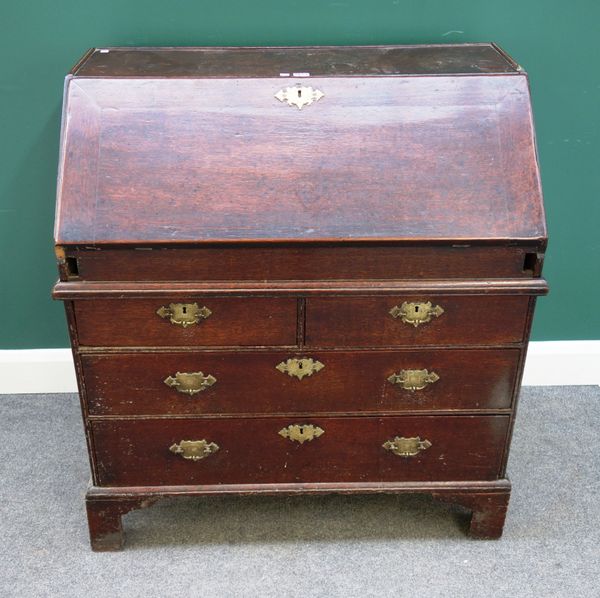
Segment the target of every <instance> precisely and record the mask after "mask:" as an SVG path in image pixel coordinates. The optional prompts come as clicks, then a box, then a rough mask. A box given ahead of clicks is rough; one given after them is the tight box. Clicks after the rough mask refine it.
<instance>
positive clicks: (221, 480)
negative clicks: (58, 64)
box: [54, 44, 547, 550]
mask: <svg viewBox="0 0 600 598" xmlns="http://www.w3.org/2000/svg"><path fill="white" fill-rule="evenodd" d="M55 240H56V255H57V259H58V264H59V270H60V281H59V282H58V283H57V284H56V287H55V289H54V296H55V297H57V298H59V299H62V300H64V301H65V306H66V311H67V318H68V325H69V331H70V335H71V341H72V345H73V353H74V356H75V363H76V368H77V375H78V381H79V391H80V395H81V405H82V410H83V418H84V422H85V429H86V433H87V442H88V449H89V457H90V463H91V470H92V484H91V486H90V488H89V490H88V492H87V509H88V516H89V527H90V535H91V541H92V547H93V548H94V549H96V550H111V549H116V548H118V547H120V546H121V544H122V527H121V516H122V515H123V514H125V513H127V512H128V511H130V510H131V509H135V508H139V507H143V506H146V505H149V504H151V503H152V502H154V501H155V500H157V499H159V498H161V497H167V496H180V495H209V494H223V493H228V494H231V493H235V494H259V493H261V494H265V493H277V494H284V493H288V494H290V493H324V492H344V493H369V492H423V493H428V494H431V495H433V496H434V497H437V498H439V499H441V500H444V501H448V502H452V503H459V504H461V505H464V506H466V507H468V508H469V509H470V510H472V513H473V515H472V519H471V533H472V534H473V535H474V536H478V537H485V538H495V537H498V536H500V534H501V533H502V527H503V523H504V517H505V513H506V508H507V504H508V499H509V494H510V484H509V481H508V480H507V478H506V473H505V470H506V462H507V457H508V449H509V444H510V437H511V430H512V427H513V422H514V417H515V407H516V400H517V395H518V391H519V386H520V379H521V373H522V370H523V361H524V357H525V352H526V347H527V342H528V335H529V329H530V324H531V319H532V314H533V309H534V303H535V299H536V296H538V295H541V294H544V293H545V292H546V290H547V287H546V283H545V281H544V280H543V279H542V278H541V277H540V273H541V267H542V260H543V255H544V250H545V247H546V229H545V223H544V213H543V207H542V196H541V189H540V180H539V173H538V165H537V160H536V149H535V141H534V131H533V127H532V115H531V108H530V100H529V92H528V84H527V77H526V74H525V73H524V72H523V70H522V69H521V68H520V67H519V66H518V65H517V64H515V62H513V61H512V60H511V59H510V58H509V57H508V56H507V55H506V54H504V53H503V52H502V51H501V50H500V49H499V48H497V47H496V46H495V45H490V44H473V45H459V46H451V45H448V46H420V47H411V46H406V47H394V46H387V47H340V48H334V47H322V48H314V47H311V48H165V49H159V48H110V49H95V50H92V51H90V52H88V53H87V54H86V55H85V56H84V57H83V58H82V60H81V61H80V62H79V63H78V64H77V66H76V67H75V68H74V69H73V70H72V72H71V73H70V74H69V75H68V76H67V79H66V86H65V104H64V114H63V130H62V141H61V154H60V172H59V179H58V207H57V217H56V231H55Z"/></svg>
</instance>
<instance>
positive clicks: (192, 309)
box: [156, 303, 212, 328]
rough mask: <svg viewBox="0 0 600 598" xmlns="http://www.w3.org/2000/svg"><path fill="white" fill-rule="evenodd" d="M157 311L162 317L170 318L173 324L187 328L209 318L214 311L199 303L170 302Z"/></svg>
mask: <svg viewBox="0 0 600 598" xmlns="http://www.w3.org/2000/svg"><path fill="white" fill-rule="evenodd" d="M156 313H157V314H158V315H159V316H160V317H161V318H165V319H166V318H168V319H169V322H171V324H176V325H177V326H182V327H183V328H187V327H188V326H193V325H194V324H198V322H199V321H200V320H205V319H206V318H208V317H209V316H210V315H211V314H212V312H211V311H210V309H208V307H205V306H203V307H200V306H199V305H198V304H197V303H169V305H167V306H165V305H163V306H162V307H159V308H158V309H157V310H156Z"/></svg>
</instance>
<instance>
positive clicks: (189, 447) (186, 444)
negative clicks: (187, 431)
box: [169, 440, 219, 461]
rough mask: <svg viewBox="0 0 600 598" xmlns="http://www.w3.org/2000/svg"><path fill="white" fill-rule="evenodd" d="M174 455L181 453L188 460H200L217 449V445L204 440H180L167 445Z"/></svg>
mask: <svg viewBox="0 0 600 598" xmlns="http://www.w3.org/2000/svg"><path fill="white" fill-rule="evenodd" d="M169 450H170V451H171V452H172V453H175V454H176V455H181V456H182V457H183V458H184V459H189V460H190V461H200V460H201V459H204V458H205V457H208V456H209V455H212V454H213V453H216V452H217V451H218V450H219V445H218V444H215V443H214V442H207V441H206V440H182V441H181V442H179V443H178V444H174V445H172V446H170V447H169Z"/></svg>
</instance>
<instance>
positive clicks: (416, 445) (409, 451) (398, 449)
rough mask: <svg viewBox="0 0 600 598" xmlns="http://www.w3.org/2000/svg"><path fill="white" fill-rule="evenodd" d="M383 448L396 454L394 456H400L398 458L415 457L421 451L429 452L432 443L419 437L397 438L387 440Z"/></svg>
mask: <svg viewBox="0 0 600 598" xmlns="http://www.w3.org/2000/svg"><path fill="white" fill-rule="evenodd" d="M381 446H383V448H384V449H386V450H387V451H391V452H392V453H394V455H398V457H415V456H416V455H418V454H419V453H420V452H421V451H424V450H427V449H428V448H429V447H430V446H431V442H429V440H421V439H420V438H419V437H418V436H416V437H414V438H404V436H396V438H394V439H393V440H387V441H386V442H384V443H383V444H382V445H381Z"/></svg>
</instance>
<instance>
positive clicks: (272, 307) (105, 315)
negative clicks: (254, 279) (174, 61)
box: [74, 297, 298, 347]
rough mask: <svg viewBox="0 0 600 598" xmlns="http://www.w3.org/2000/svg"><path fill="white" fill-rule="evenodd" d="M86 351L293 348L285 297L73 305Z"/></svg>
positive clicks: (290, 308)
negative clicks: (95, 348)
mask: <svg viewBox="0 0 600 598" xmlns="http://www.w3.org/2000/svg"><path fill="white" fill-rule="evenodd" d="M74 305H75V319H76V322H77V331H78V335H79V343H80V344H81V345H87V346H129V347H136V346H173V347H176V346H194V345H196V346H201V345H206V346H219V345H221V346H234V345H240V346H244V345H295V344H296V342H297V337H296V334H297V333H296V331H297V320H298V316H297V314H298V308H297V301H296V299H294V298H291V297H204V298H203V297H189V298H186V299H177V300H176V302H173V300H172V299H169V298H168V297H166V298H164V299H129V300H121V299H98V300H94V301H89V300H85V301H75V303H74Z"/></svg>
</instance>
